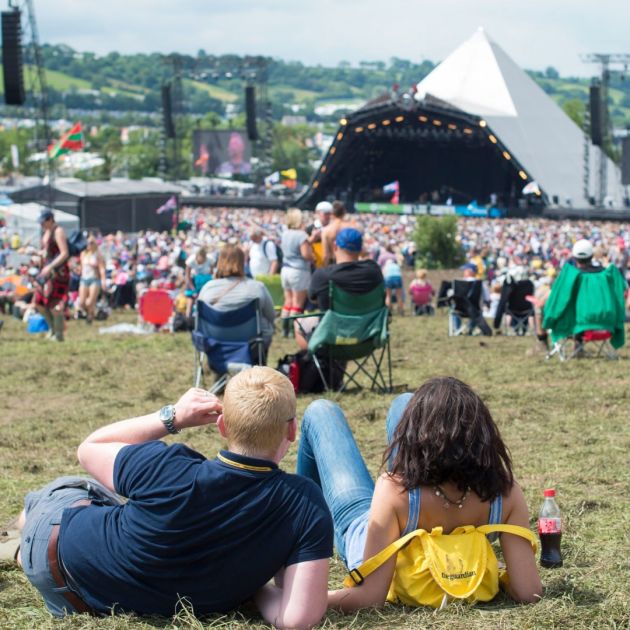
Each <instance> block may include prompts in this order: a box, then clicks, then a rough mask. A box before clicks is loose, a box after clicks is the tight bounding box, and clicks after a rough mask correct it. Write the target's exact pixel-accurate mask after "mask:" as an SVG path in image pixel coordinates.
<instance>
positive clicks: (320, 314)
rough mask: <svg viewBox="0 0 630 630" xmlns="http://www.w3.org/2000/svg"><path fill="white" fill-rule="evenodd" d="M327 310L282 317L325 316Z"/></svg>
mask: <svg viewBox="0 0 630 630" xmlns="http://www.w3.org/2000/svg"><path fill="white" fill-rule="evenodd" d="M325 314H326V313H325V311H313V312H312V313H300V314H299V315H289V316H288V317H283V318H282V319H305V318H306V317H323V316H324V315H325Z"/></svg>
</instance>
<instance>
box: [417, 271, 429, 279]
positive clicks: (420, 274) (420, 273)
mask: <svg viewBox="0 0 630 630" xmlns="http://www.w3.org/2000/svg"><path fill="white" fill-rule="evenodd" d="M426 277H427V270H426V269H416V278H418V280H424V279H425V278H426Z"/></svg>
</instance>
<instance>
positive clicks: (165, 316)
mask: <svg viewBox="0 0 630 630" xmlns="http://www.w3.org/2000/svg"><path fill="white" fill-rule="evenodd" d="M138 314H139V315H140V319H141V320H142V321H143V322H145V323H147V324H151V325H153V326H155V327H156V328H161V327H162V326H164V325H166V324H167V323H168V321H169V320H170V318H171V316H172V315H173V298H171V296H170V294H169V292H168V291H164V290H162V289H149V290H148V291H145V292H144V293H143V294H142V295H141V296H140V299H139V300H138Z"/></svg>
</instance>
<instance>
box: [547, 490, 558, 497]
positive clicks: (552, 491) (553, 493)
mask: <svg viewBox="0 0 630 630" xmlns="http://www.w3.org/2000/svg"><path fill="white" fill-rule="evenodd" d="M545 496H546V497H555V496H556V491H555V490H554V489H553V488H548V489H547V490H545Z"/></svg>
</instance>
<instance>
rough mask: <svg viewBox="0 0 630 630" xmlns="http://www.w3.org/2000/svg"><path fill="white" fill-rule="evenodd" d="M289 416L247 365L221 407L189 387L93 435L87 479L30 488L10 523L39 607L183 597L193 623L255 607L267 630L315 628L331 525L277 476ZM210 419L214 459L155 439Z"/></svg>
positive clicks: (71, 609) (305, 488)
mask: <svg viewBox="0 0 630 630" xmlns="http://www.w3.org/2000/svg"><path fill="white" fill-rule="evenodd" d="M295 413H296V400H295V394H294V391H293V387H292V385H291V383H290V382H289V380H288V379H287V378H286V377H284V376H283V375H281V374H280V373H279V372H277V371H276V370H272V369H271V368H266V367H254V368H251V369H248V370H245V371H243V372H241V373H239V374H238V375H236V376H235V377H234V378H232V379H231V380H230V382H229V383H228V385H227V388H226V390H225V397H224V400H223V404H221V403H220V402H219V400H218V399H217V398H216V397H214V396H212V395H211V394H209V393H208V392H206V391H204V390H201V389H190V390H189V391H188V392H187V393H186V394H184V395H183V396H182V397H181V398H180V399H179V401H178V402H177V403H176V404H175V405H167V406H166V407H163V408H162V410H161V411H160V412H154V413H151V414H149V415H147V416H143V417H139V418H132V419H129V420H123V421H121V422H117V423H115V424H111V425H109V426H106V427H103V428H101V429H98V430H97V431H95V432H94V433H92V434H91V435H90V436H89V437H88V438H87V439H86V440H85V441H84V442H83V443H82V444H81V445H80V446H79V450H78V457H79V461H80V463H81V465H82V466H83V468H85V470H87V472H88V473H90V474H91V475H92V476H93V478H92V479H89V478H84V477H62V478H60V479H57V480H55V481H53V482H52V483H50V484H49V485H47V486H46V487H45V488H43V489H41V490H39V491H37V492H32V493H30V494H29V495H27V497H26V500H25V509H24V512H23V513H22V515H21V517H20V522H19V525H20V526H21V527H22V536H21V548H20V551H19V553H18V557H17V560H18V563H19V564H20V565H21V566H22V568H23V570H24V572H25V573H26V576H27V577H28V579H29V580H30V581H31V583H32V584H33V585H34V586H35V587H36V588H37V589H38V590H39V592H40V593H41V595H42V596H43V598H44V601H45V603H46V606H47V607H48V610H49V611H50V612H51V613H52V614H53V615H55V616H63V615H65V614H70V613H76V612H93V613H95V614H99V615H110V614H112V612H113V613H122V612H136V613H138V614H158V615H167V616H170V615H173V614H174V613H175V612H176V608H177V606H178V602H179V601H180V600H182V599H185V600H186V601H188V602H189V603H190V605H191V606H192V607H193V609H194V612H195V614H198V615H204V614H208V613H215V612H227V611H229V610H232V609H234V608H236V607H237V606H239V605H240V604H242V603H243V602H246V601H248V600H250V599H252V598H253V599H254V601H255V603H256V605H257V607H258V609H259V610H260V612H261V614H262V616H263V617H264V618H265V620H266V621H268V622H269V623H273V624H274V625H275V626H276V627H278V628H309V627H311V626H313V625H315V624H316V623H318V622H319V620H320V619H321V618H322V616H323V614H324V612H325V610H326V589H327V584H328V558H329V557H330V556H331V555H332V546H333V526H332V521H331V517H330V513H329V511H328V509H327V507H326V503H325V501H324V498H323V496H322V493H321V490H320V489H319V488H318V487H317V486H316V485H315V484H314V483H313V482H311V481H310V480H307V479H304V478H303V477H300V476H297V475H291V474H287V473H285V472H283V471H281V470H280V469H279V468H278V465H279V463H280V461H281V460H282V458H283V457H284V455H285V453H286V452H287V449H288V448H289V445H290V443H291V442H293V441H294V440H295V434H296V431H297V427H296V419H295ZM215 423H216V425H217V427H218V430H219V432H220V433H221V435H222V436H223V437H224V438H225V439H226V440H227V444H228V450H222V451H220V452H219V454H218V455H217V456H216V458H215V459H212V460H208V459H206V457H205V456H204V455H202V454H201V453H198V452H196V451H194V450H192V449H191V448H189V447H187V446H185V445H184V444H182V443H174V444H171V445H167V444H165V443H164V442H162V441H160V440H161V439H162V438H164V437H165V436H166V435H167V434H168V433H179V432H180V431H181V430H183V429H189V428H193V427H201V426H205V425H209V424H215ZM115 493H116V494H115ZM117 495H121V496H123V497H127V501H126V502H125V503H123V502H122V501H121V500H120V498H119V497H118V496H117ZM274 579H275V584H274V583H273V582H272V580H274Z"/></svg>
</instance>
